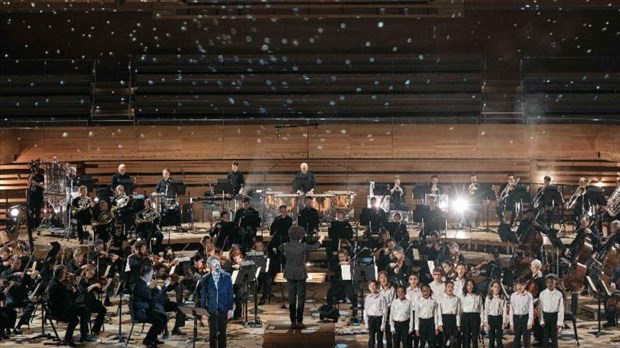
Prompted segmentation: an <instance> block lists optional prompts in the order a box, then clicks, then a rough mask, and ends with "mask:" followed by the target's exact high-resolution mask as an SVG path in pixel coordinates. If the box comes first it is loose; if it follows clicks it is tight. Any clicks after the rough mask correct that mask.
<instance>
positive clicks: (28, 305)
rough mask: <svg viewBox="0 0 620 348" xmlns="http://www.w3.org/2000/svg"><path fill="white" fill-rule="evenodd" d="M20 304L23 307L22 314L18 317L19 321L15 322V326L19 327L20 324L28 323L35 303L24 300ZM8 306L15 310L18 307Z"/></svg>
mask: <svg viewBox="0 0 620 348" xmlns="http://www.w3.org/2000/svg"><path fill="white" fill-rule="evenodd" d="M22 306H23V308H24V310H23V312H22V316H21V317H20V318H19V322H17V326H15V327H16V328H18V329H19V328H21V327H22V325H24V324H26V323H28V322H29V321H30V318H32V313H34V308H35V305H34V303H32V302H30V300H24V302H23V303H22ZM9 307H11V308H13V310H15V308H19V307H20V306H14V307H13V306H11V305H9Z"/></svg>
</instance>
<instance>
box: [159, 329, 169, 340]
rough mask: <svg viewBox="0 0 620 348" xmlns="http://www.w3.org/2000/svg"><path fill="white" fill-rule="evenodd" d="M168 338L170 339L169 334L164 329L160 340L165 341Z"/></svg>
mask: <svg viewBox="0 0 620 348" xmlns="http://www.w3.org/2000/svg"><path fill="white" fill-rule="evenodd" d="M168 337H170V333H169V332H168V329H165V330H164V334H163V335H161V338H163V339H167V338H168Z"/></svg>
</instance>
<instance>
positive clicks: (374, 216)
mask: <svg viewBox="0 0 620 348" xmlns="http://www.w3.org/2000/svg"><path fill="white" fill-rule="evenodd" d="M368 214H369V216H368V228H367V229H366V237H367V238H369V239H370V238H371V236H372V235H375V234H377V233H379V231H380V230H381V228H382V227H386V226H387V223H388V218H387V214H386V213H385V210H383V209H381V207H379V204H378V203H377V197H372V198H371V199H370V210H369V211H368Z"/></svg>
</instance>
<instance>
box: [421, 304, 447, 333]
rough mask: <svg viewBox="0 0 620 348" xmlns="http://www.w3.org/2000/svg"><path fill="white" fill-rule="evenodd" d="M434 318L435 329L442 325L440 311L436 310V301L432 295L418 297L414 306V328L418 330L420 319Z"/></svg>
mask: <svg viewBox="0 0 620 348" xmlns="http://www.w3.org/2000/svg"><path fill="white" fill-rule="evenodd" d="M430 318H434V319H435V329H437V328H438V327H439V326H440V325H443V321H442V320H441V313H439V311H438V310H437V302H436V301H435V299H433V298H432V297H429V298H424V297H422V298H420V301H418V303H417V304H416V306H415V329H416V330H420V319H430Z"/></svg>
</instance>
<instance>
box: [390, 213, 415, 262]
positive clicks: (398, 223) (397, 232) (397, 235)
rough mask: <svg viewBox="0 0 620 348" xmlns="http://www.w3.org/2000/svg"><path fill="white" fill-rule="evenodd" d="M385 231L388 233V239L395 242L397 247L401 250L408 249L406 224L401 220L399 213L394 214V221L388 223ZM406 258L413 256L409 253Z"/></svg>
mask: <svg viewBox="0 0 620 348" xmlns="http://www.w3.org/2000/svg"><path fill="white" fill-rule="evenodd" d="M387 229H388V231H390V238H392V239H393V240H394V241H396V244H397V245H400V246H401V247H402V248H403V250H407V249H409V232H408V231H407V224H406V223H405V222H404V221H403V220H402V217H401V215H400V213H399V212H396V213H394V221H393V222H388V225H387ZM407 256H413V253H409V254H408V255H407Z"/></svg>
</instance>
